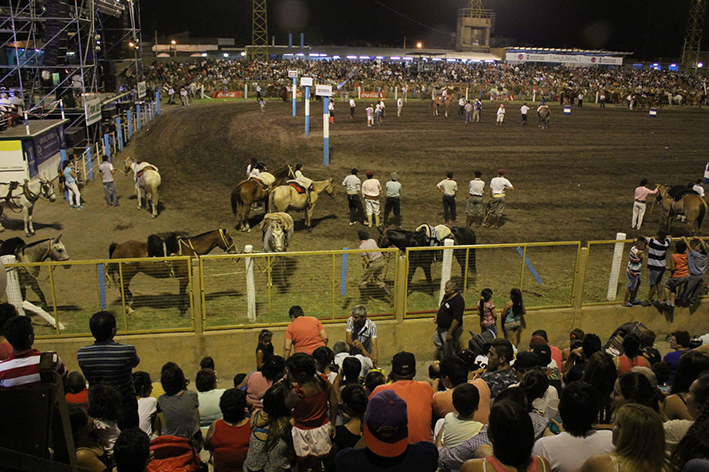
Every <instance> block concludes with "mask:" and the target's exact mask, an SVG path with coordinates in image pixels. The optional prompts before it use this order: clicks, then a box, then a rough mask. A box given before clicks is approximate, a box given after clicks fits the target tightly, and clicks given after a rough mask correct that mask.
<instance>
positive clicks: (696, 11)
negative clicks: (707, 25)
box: [681, 0, 707, 72]
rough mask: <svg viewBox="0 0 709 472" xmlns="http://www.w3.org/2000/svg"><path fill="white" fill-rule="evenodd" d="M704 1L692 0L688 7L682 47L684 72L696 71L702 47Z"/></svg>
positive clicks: (705, 3)
mask: <svg viewBox="0 0 709 472" xmlns="http://www.w3.org/2000/svg"><path fill="white" fill-rule="evenodd" d="M706 9H707V2H706V0H692V3H691V4H690V7H689V20H688V21H687V32H686V34H685V35H684V44H683V45H682V60H681V62H682V68H683V69H684V70H685V71H686V72H690V71H695V72H696V71H697V63H698V62H699V51H700V49H701V47H702V29H703V28H704V14H705V13H706Z"/></svg>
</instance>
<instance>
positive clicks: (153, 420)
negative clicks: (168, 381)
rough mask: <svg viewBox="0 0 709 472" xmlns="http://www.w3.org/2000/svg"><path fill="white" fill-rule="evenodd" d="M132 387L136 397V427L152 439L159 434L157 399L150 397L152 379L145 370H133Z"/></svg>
mask: <svg viewBox="0 0 709 472" xmlns="http://www.w3.org/2000/svg"><path fill="white" fill-rule="evenodd" d="M133 388H134V389H135V396H136V398H137V399H138V427H140V429H141V430H142V431H143V432H144V433H145V434H147V435H148V437H149V438H151V439H154V438H156V437H158V436H159V435H160V431H159V429H160V420H159V418H158V399H157V398H154V397H151V396H150V393H151V392H152V391H153V381H152V379H151V378H150V374H149V373H147V372H142V371H139V372H133Z"/></svg>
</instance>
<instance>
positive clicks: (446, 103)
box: [431, 91, 458, 117]
mask: <svg viewBox="0 0 709 472" xmlns="http://www.w3.org/2000/svg"><path fill="white" fill-rule="evenodd" d="M457 98H458V97H457V95H456V94H455V92H453V91H451V92H449V93H448V94H446V98H445V100H444V99H443V97H436V98H434V99H433V100H431V107H432V108H433V116H438V108H439V107H442V106H443V107H445V109H446V111H445V114H446V117H448V112H449V111H450V107H451V103H454V102H456V101H457V100H456V99H457Z"/></svg>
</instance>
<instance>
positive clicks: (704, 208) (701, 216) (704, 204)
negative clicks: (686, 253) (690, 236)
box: [697, 197, 707, 234]
mask: <svg viewBox="0 0 709 472" xmlns="http://www.w3.org/2000/svg"><path fill="white" fill-rule="evenodd" d="M699 198H701V205H700V206H699V216H697V233H699V234H701V232H702V223H704V218H705V217H706V216H707V202H706V200H704V198H702V197H699Z"/></svg>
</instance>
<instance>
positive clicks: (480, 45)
mask: <svg viewBox="0 0 709 472" xmlns="http://www.w3.org/2000/svg"><path fill="white" fill-rule="evenodd" d="M494 17H495V14H494V12H493V11H492V10H486V9H485V8H484V7H483V2H482V0H468V3H467V5H466V7H465V8H461V9H460V10H458V24H457V31H456V49H457V50H458V51H486V50H489V48H490V33H491V31H492V30H493V26H494V23H493V22H494Z"/></svg>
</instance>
